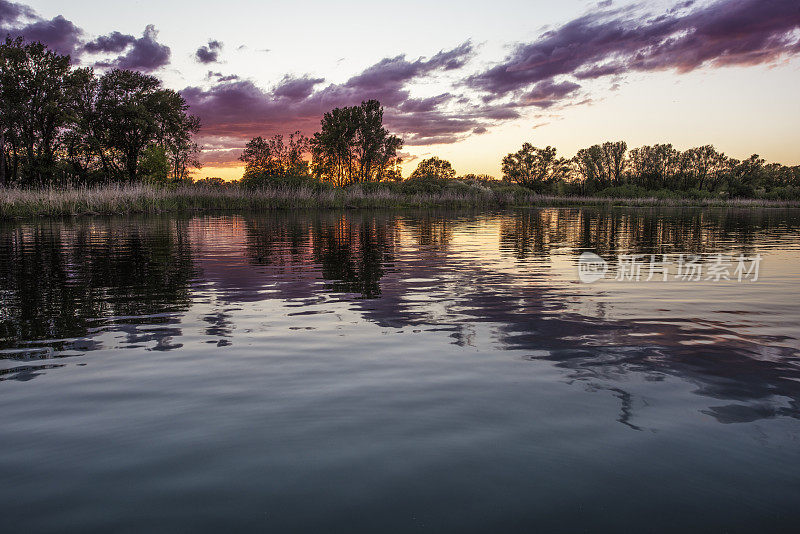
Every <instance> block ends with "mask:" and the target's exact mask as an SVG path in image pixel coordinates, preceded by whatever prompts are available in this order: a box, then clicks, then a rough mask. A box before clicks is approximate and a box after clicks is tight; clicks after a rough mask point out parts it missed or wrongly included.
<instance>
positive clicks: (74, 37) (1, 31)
mask: <svg viewBox="0 0 800 534" xmlns="http://www.w3.org/2000/svg"><path fill="white" fill-rule="evenodd" d="M82 34H83V31H82V30H81V29H80V28H78V27H77V26H75V24H73V23H72V21H69V20H67V19H65V18H64V17H62V16H61V15H59V16H57V17H53V18H52V19H49V20H47V19H43V18H41V17H40V16H39V15H37V14H36V12H35V11H34V10H33V9H31V8H30V7H28V6H25V5H22V4H16V3H12V2H7V1H6V0H0V35H2V36H3V37H5V35H9V36H11V37H22V38H24V39H25V40H27V41H40V42H42V43H44V44H46V45H47V46H49V47H50V48H51V49H53V50H55V51H56V52H58V53H59V54H69V55H72V56H75V55H77V53H78V51H79V48H80V44H81V36H82Z"/></svg>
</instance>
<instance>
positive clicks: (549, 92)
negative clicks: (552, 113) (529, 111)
mask: <svg viewBox="0 0 800 534" xmlns="http://www.w3.org/2000/svg"><path fill="white" fill-rule="evenodd" d="M579 88H580V85H578V84H577V83H573V82H569V81H565V82H561V83H556V82H553V81H552V80H542V81H541V82H539V83H537V84H535V85H534V86H533V87H532V88H531V90H530V91H528V92H526V93H525V94H524V95H522V98H521V100H520V104H521V105H524V106H536V107H539V108H549V107H550V106H552V105H553V104H555V103H556V102H558V101H559V100H562V99H563V98H565V97H567V96H569V95H571V94H572V93H574V92H575V91H577V90H578V89H579Z"/></svg>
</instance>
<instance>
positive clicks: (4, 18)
mask: <svg viewBox="0 0 800 534" xmlns="http://www.w3.org/2000/svg"><path fill="white" fill-rule="evenodd" d="M34 17H36V13H35V12H34V11H33V10H32V9H31V8H29V7H28V6H24V5H22V4H15V3H13V2H7V1H6V0H0V27H2V26H3V25H5V24H13V23H15V22H17V21H18V20H19V19H21V18H34Z"/></svg>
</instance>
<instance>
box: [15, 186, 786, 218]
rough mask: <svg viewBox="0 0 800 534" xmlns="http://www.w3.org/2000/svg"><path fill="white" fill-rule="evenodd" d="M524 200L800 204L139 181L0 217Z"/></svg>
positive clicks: (26, 199) (53, 197)
mask: <svg viewBox="0 0 800 534" xmlns="http://www.w3.org/2000/svg"><path fill="white" fill-rule="evenodd" d="M524 206H530V207H534V206H735V207H797V206H800V203H798V202H792V201H769V200H757V199H731V200H722V199H699V200H697V199H671V198H655V197H650V198H633V199H612V198H600V197H576V196H573V197H562V196H551V195H537V194H534V193H524V194H520V193H519V192H503V191H494V190H491V189H488V188H474V190H472V191H466V192H465V191H463V190H461V191H448V190H444V191H442V192H438V193H415V194H405V193H398V192H394V191H391V190H389V189H380V188H371V189H370V190H369V191H365V190H364V189H362V188H360V187H349V188H346V189H315V188H312V187H293V188H292V187H275V188H268V189H258V190H249V189H244V188H239V187H222V188H215V187H207V186H197V185H184V186H180V187H177V188H159V187H154V186H150V185H145V184H138V185H112V186H104V187H74V188H50V189H21V188H0V219H10V218H26V217H39V216H51V217H64V216H75V215H101V214H102V215H110V214H125V213H162V212H195V211H204V212H205V211H223V210H224V211H233V210H236V211H239V210H276V209H308V208H321V209H343V208H373V209H374V208H433V207H442V208H501V207H524Z"/></svg>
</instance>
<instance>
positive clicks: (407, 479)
mask: <svg viewBox="0 0 800 534" xmlns="http://www.w3.org/2000/svg"><path fill="white" fill-rule="evenodd" d="M587 250H588V251H593V252H596V253H598V254H600V255H601V256H603V257H604V258H607V259H610V260H612V262H613V261H614V258H616V257H617V256H618V255H619V254H626V253H643V254H644V253H646V254H651V253H656V254H661V253H702V254H708V255H711V254H715V253H724V254H740V253H742V254H745V255H748V256H752V255H755V254H761V255H762V257H763V261H762V262H761V264H760V273H759V279H758V281H756V282H752V281H744V282H741V283H740V282H738V281H735V280H733V281H724V280H723V281H720V282H714V281H699V282H688V281H678V280H670V281H668V282H656V281H650V282H644V281H640V282H632V281H619V282H617V281H615V280H613V279H606V280H602V281H600V282H597V283H595V284H591V285H589V284H582V283H580V282H578V277H577V260H578V256H579V255H580V253H582V252H584V251H587ZM708 257H709V258H710V257H711V256H708ZM614 270H615V266H614V265H612V268H611V271H610V272H609V275H608V276H609V277H613V276H614ZM0 305H1V306H0V405H1V406H2V409H0V474H1V475H0V502H2V503H3V505H2V510H3V511H2V518H1V519H0V521H1V522H2V528H0V529H1V530H3V531H4V532H48V531H49V532H52V531H58V532H108V531H117V532H136V533H139V532H175V531H185V532H219V531H233V530H245V529H246V530H261V531H269V532H409V531H429V532H670V531H685V532H782V531H785V532H796V531H797V530H796V529H797V525H798V521H800V359H798V356H799V355H800V327H799V326H798V325H800V211H792V210H763V211H758V210H755V211H753V210H751V211H739V210H735V209H727V210H712V211H701V210H695V209H682V210H677V209H676V210H655V209H638V210H637V209H628V210H605V211H603V210H595V209H545V210H529V211H519V212H501V213H483V214H464V213H460V214H451V213H415V212H403V213H383V212H320V213H316V212H313V213H283V214H240V215H226V216H198V217H194V218H186V217H148V218H136V217H130V218H108V219H103V218H94V219H91V218H84V219H76V220H73V221H49V220H42V221H36V222H21V223H15V224H10V223H6V224H4V225H2V226H0Z"/></svg>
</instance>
